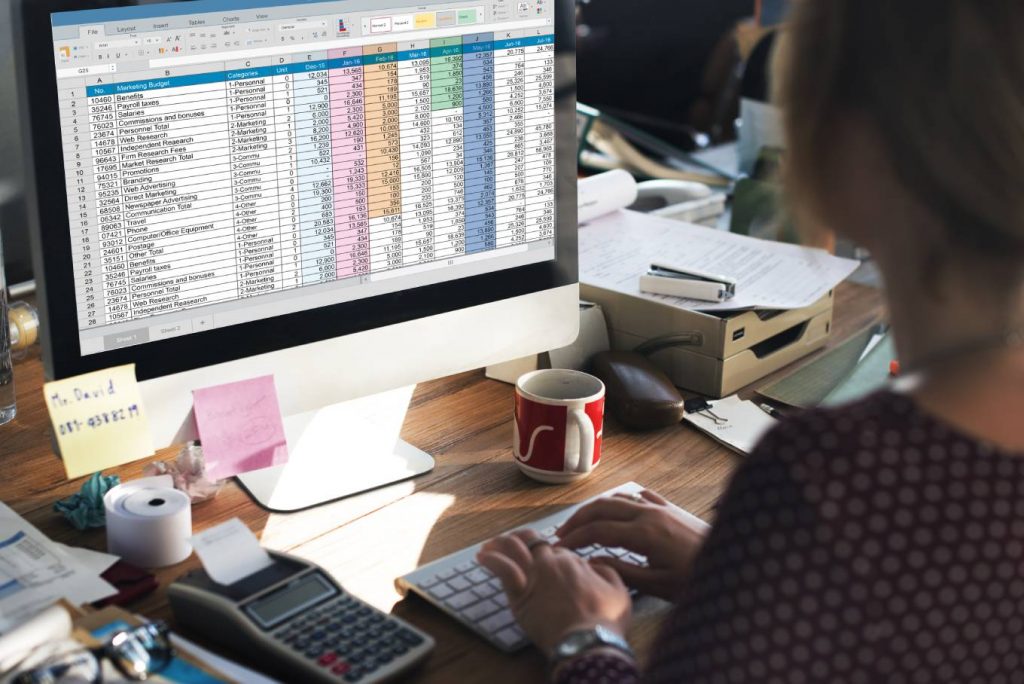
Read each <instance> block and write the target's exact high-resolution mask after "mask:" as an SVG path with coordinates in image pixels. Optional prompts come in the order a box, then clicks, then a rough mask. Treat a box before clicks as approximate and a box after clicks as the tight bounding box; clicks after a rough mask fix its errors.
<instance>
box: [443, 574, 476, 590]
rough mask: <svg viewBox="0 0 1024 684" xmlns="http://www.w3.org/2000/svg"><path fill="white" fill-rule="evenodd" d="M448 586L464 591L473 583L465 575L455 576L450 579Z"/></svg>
mask: <svg viewBox="0 0 1024 684" xmlns="http://www.w3.org/2000/svg"><path fill="white" fill-rule="evenodd" d="M448 586H450V587H451V588H452V589H454V590H455V591H464V590H466V589H469V588H470V587H471V586H473V585H472V583H470V581H469V580H467V579H466V578H465V577H453V578H451V579H450V580H448Z"/></svg>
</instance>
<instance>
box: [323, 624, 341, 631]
mask: <svg viewBox="0 0 1024 684" xmlns="http://www.w3.org/2000/svg"><path fill="white" fill-rule="evenodd" d="M326 629H327V631H328V632H337V631H338V630H339V629H341V623H340V622H331V623H330V624H328V625H327V628H326Z"/></svg>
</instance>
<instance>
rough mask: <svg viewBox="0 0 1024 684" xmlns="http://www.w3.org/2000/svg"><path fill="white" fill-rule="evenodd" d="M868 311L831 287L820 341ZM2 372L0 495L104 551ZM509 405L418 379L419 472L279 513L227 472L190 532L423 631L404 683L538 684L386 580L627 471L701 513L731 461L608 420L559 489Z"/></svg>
mask: <svg viewBox="0 0 1024 684" xmlns="http://www.w3.org/2000/svg"><path fill="white" fill-rule="evenodd" d="M880 313H881V301H880V296H879V293H878V292H877V291H876V290H873V289H870V288H866V287H863V286H859V285H852V284H844V285H843V286H841V287H840V288H839V290H838V291H837V300H836V318H835V326H834V332H833V341H832V343H833V344H834V343H836V342H838V341H842V340H843V339H845V338H846V337H848V336H849V335H851V334H852V333H854V332H855V331H857V330H859V329H860V328H862V327H864V326H866V325H868V324H869V323H870V322H872V321H873V320H875V319H876V318H877V317H878V316H879V315H880ZM15 377H16V383H17V390H18V417H17V419H16V420H15V422H14V423H12V424H11V425H9V426H6V427H4V428H0V473H2V478H0V500H3V501H4V502H6V503H7V504H8V505H10V506H12V507H13V508H14V509H15V510H16V511H18V512H19V513H20V514H22V515H24V516H25V517H26V518H27V519H28V520H30V521H31V522H32V523H34V524H35V525H37V526H38V527H39V528H40V529H41V530H43V532H45V533H46V534H48V535H50V536H51V537H52V538H53V539H56V540H58V541H62V542H66V543H71V544H75V545H79V546H87V547H91V548H96V549H104V548H105V538H104V533H103V531H102V530H94V531H90V532H86V533H79V532H76V531H75V530H74V529H72V528H71V527H70V526H69V525H67V524H66V523H65V522H64V521H63V519H62V518H60V516H59V515H58V514H56V513H55V512H53V510H52V504H53V502H54V501H55V500H56V499H58V498H62V497H65V496H68V495H70V494H72V493H74V492H75V491H77V490H78V489H79V487H80V486H81V484H82V480H76V481H73V482H68V481H66V480H65V477H64V471H63V469H62V467H61V464H60V463H59V462H58V460H57V458H56V457H55V456H54V455H53V452H52V450H51V447H50V444H51V431H50V428H49V421H48V418H47V415H46V409H45V407H44V405H43V401H42V392H41V391H40V387H41V383H42V378H43V368H42V363H41V361H40V360H39V359H38V358H31V359H28V360H25V361H22V362H21V363H19V364H18V365H16V371H15ZM511 411H512V389H511V387H509V386H508V385H504V384H501V383H498V382H495V381H492V380H487V379H486V378H484V376H483V373H482V372H481V371H475V372H470V373H463V374H460V375H456V376H453V377H450V378H445V379H442V380H437V381H434V382H428V383H423V384H421V385H419V386H418V387H417V389H416V392H415V395H414V397H413V400H412V402H411V405H410V406H409V408H408V412H407V414H406V418H405V424H404V429H403V437H404V438H405V439H406V440H408V441H409V442H411V443H412V444H415V445H416V446H418V447H421V448H423V449H425V450H426V451H428V452H430V453H432V454H433V455H434V456H435V457H436V458H437V468H436V469H435V470H434V471H433V472H432V473H430V474H428V475H426V476H423V477H421V478H419V479H417V480H414V481H411V482H407V483H401V484H397V485H393V486H390V487H387V488H384V489H381V490H378V491H375V492H371V493H368V494H364V495H361V496H356V497H353V498H350V499H347V500H344V501H338V502H335V503H332V504H328V505H324V506H321V507H319V508H315V509H312V510H308V511H304V512H301V513H295V514H290V515H282V514H276V513H268V512H266V511H264V510H262V509H260V508H259V507H258V506H256V505H255V504H254V503H252V501H251V500H250V499H249V497H248V496H247V495H246V494H245V493H244V492H242V491H241V490H240V489H239V487H238V486H237V485H236V484H235V483H234V482H233V481H232V482H230V483H229V484H227V485H226V486H225V488H224V490H223V491H222V492H221V494H220V496H218V497H217V498H216V499H215V500H213V501H210V502H207V503H203V504H200V505H198V506H197V507H196V508H195V509H194V512H193V516H194V527H195V529H196V530H197V531H199V530H202V529H205V528H207V527H210V526H212V525H214V524H217V523H220V522H223V521H224V520H227V519H229V518H232V517H235V516H238V517H240V518H241V519H242V520H244V521H245V522H246V524H248V525H249V526H250V527H251V528H252V529H253V531H255V532H256V534H257V535H258V536H259V537H260V538H261V539H262V542H263V545H264V546H266V547H267V548H270V549H276V550H281V551H288V552H290V553H294V554H297V555H299V556H302V557H305V558H309V559H311V560H314V561H316V562H317V563H319V564H320V565H322V566H324V567H325V568H326V569H327V570H328V571H330V572H331V573H333V574H334V576H335V577H337V578H338V579H339V581H341V582H342V583H343V584H344V585H345V586H346V587H347V588H348V589H349V590H351V591H352V592H353V593H355V594H357V595H359V596H361V597H363V598H365V599H366V600H368V601H370V602H371V603H373V604H375V605H376V606H378V607H380V608H382V609H384V610H387V611H393V612H395V613H396V614H398V615H400V616H402V617H404V618H405V619H407V620H409V621H410V622H412V623H414V624H416V625H418V626H420V627H422V628H423V629H425V630H426V631H428V632H429V633H431V634H433V635H434V637H435V638H436V639H437V642H438V648H437V650H436V652H435V653H434V655H433V656H432V658H431V659H430V661H429V663H428V664H427V666H426V667H425V668H424V669H423V670H421V671H420V672H418V673H417V674H416V675H414V677H413V679H414V680H415V681H422V682H469V681H481V680H482V679H483V678H484V677H486V679H487V680H488V681H489V682H491V683H492V684H497V683H498V682H506V681H507V682H516V683H519V682H524V681H530V682H536V681H542V679H543V676H544V675H543V673H544V662H543V660H542V658H541V657H540V655H539V654H537V653H536V652H535V651H533V650H529V651H527V652H525V653H521V654H519V655H516V656H506V655H503V654H501V653H499V652H498V651H496V650H494V649H493V648H491V647H490V646H488V645H486V644H485V643H484V642H483V641H481V640H479V639H478V638H477V637H476V636H474V635H473V634H471V633H470V632H468V631H466V630H464V629H463V628H461V627H460V626H459V625H457V624H456V623H455V622H454V621H452V620H450V619H448V618H447V617H445V616H444V615H442V614H441V613H440V612H438V611H437V610H435V609H434V608H432V607H430V606H428V605H427V604H426V603H425V602H423V601H420V600H419V599H416V598H412V599H409V600H406V601H400V597H399V596H398V594H397V592H396V591H395V589H394V586H393V581H394V578H396V577H398V576H400V575H403V574H405V573H407V572H409V571H410V570H413V569H414V568H416V567H417V566H419V565H422V564H423V563H426V562H428V561H431V560H434V559H436V558H439V557H441V556H444V555H446V554H448V553H451V552H453V551H456V550H458V549H461V548H463V547H465V546H467V545H469V544H472V543H475V542H478V541H481V540H483V539H487V538H489V537H491V536H493V535H495V534H498V533H500V532H503V531H505V530H507V529H508V528H510V527H514V526H516V525H519V524H523V523H526V522H529V521H530V520H533V519H535V518H538V517H541V516H543V515H546V514H549V513H553V512H555V511H556V510H557V509H558V508H560V507H561V506H563V505H565V504H568V503H572V502H578V501H582V500H584V499H586V498H589V497H591V496H594V495H596V494H599V493H600V492H602V491H604V490H606V489H609V488H611V487H614V486H616V485H618V484H621V483H623V482H627V481H629V480H634V481H636V482H639V483H640V484H642V485H645V486H647V487H649V488H652V489H655V490H657V491H659V492H661V493H662V494H663V495H665V496H666V497H668V498H669V499H671V500H672V501H674V502H676V503H678V504H679V505H681V506H683V507H685V508H687V509H689V510H690V511H692V512H693V513H696V514H697V515H699V516H701V517H703V518H705V519H710V516H711V514H712V509H713V506H714V504H715V501H716V500H717V499H718V497H719V495H720V494H721V492H722V490H723V487H724V486H725V484H726V483H727V481H728V479H729V476H730V474H731V473H732V472H733V469H734V468H735V467H736V466H737V465H738V464H739V463H740V461H741V457H740V456H737V455H736V454H734V453H732V452H730V451H727V450H726V449H724V448H722V447H720V446H718V445H717V444H716V443H714V442H712V441H711V440H709V439H707V438H706V437H704V436H703V435H701V434H700V433H698V432H696V431H694V430H692V429H690V428H688V427H685V426H674V427H671V428H667V429H664V430H660V431H656V432H648V433H642V434H634V433H628V432H625V431H624V430H622V429H621V428H619V427H618V426H616V425H615V424H614V422H611V423H610V424H609V425H608V428H607V430H606V433H605V442H604V457H603V462H602V464H601V466H600V467H599V468H598V469H597V470H596V471H595V472H594V474H593V475H592V476H591V477H590V478H588V479H587V480H584V481H583V482H580V483H578V484H575V485H572V486H565V487H558V486H546V485H541V484H537V483H535V482H533V481H532V480H529V479H527V478H526V477H524V476H523V475H521V474H520V473H519V471H518V470H517V469H516V467H515V466H514V465H513V463H512V459H511V454H510V447H511V427H510V424H509V423H510V419H511ZM175 452H176V450H173V449H168V450H164V451H162V452H161V453H160V454H159V455H158V457H159V458H165V459H168V458H172V457H173V456H174V454H175ZM143 465H144V463H133V464H130V465H127V466H124V467H121V468H118V469H116V471H115V472H117V474H119V475H120V476H121V478H122V479H123V480H128V479H133V478H136V477H139V476H140V475H141V473H142V467H143ZM197 565H198V561H197V560H196V559H195V557H193V558H191V559H189V560H188V561H185V562H184V563H181V564H180V565H178V566H175V567H172V568H168V569H165V570H161V571H159V572H158V576H159V579H160V583H161V589H160V590H159V591H157V592H156V593H154V594H152V595H150V596H149V597H147V598H145V599H143V600H141V601H139V602H138V603H137V604H136V605H133V606H131V608H132V609H134V610H136V611H138V612H141V613H143V614H145V615H148V616H150V617H159V618H164V619H166V620H168V621H171V622H172V623H173V619H172V616H171V614H170V609H169V608H168V605H167V601H166V597H165V594H164V591H163V589H164V588H165V587H166V586H167V584H168V583H169V582H171V581H172V580H173V579H174V578H176V577H178V576H179V575H181V574H182V573H183V572H184V571H185V570H187V569H190V568H192V567H195V566H197ZM668 608H669V606H668V604H666V603H664V602H661V601H658V600H656V599H651V598H642V599H640V600H638V602H637V606H636V620H635V623H634V627H633V629H632V631H631V633H630V635H629V636H630V638H631V640H632V641H633V643H634V644H635V645H636V647H637V648H638V651H639V653H640V654H641V657H644V656H645V655H646V653H647V652H648V650H649V648H650V644H651V642H652V640H653V638H654V636H655V634H656V633H657V630H658V627H659V624H660V622H661V619H662V618H663V617H664V615H665V613H666V611H667V610H668Z"/></svg>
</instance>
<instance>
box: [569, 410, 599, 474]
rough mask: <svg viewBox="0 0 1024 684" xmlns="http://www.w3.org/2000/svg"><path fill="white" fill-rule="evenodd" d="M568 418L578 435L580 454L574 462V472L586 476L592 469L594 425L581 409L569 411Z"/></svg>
mask: <svg viewBox="0 0 1024 684" xmlns="http://www.w3.org/2000/svg"><path fill="white" fill-rule="evenodd" d="M569 417H570V418H571V419H572V421H573V422H574V423H576V429H577V430H579V433H580V453H579V455H578V460H577V462H576V468H575V470H576V472H577V473H580V474H586V473H589V472H590V471H591V469H593V467H594V424H593V423H592V422H591V421H590V416H588V415H587V413H586V411H584V410H583V409H578V408H573V409H569Z"/></svg>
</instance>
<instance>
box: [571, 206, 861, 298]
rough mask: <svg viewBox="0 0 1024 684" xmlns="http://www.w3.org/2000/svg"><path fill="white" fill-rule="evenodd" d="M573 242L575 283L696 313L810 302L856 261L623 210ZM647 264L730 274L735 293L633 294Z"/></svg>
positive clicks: (590, 227)
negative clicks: (710, 298)
mask: <svg viewBox="0 0 1024 684" xmlns="http://www.w3.org/2000/svg"><path fill="white" fill-rule="evenodd" d="M579 240H580V242H579V244H580V281H582V282H583V283H586V284H588V285H596V286H598V287H603V288H606V289H610V290H615V291H617V292H622V293H624V294H628V295H633V296H635V297H644V298H646V299H652V300H655V301H660V302H664V303H666V304H670V305H672V306H678V307H680V308H685V309H696V310H699V311H731V310H736V309H799V308H802V307H805V306H810V305H811V304H813V303H814V302H816V301H818V300H819V299H821V298H822V297H823V296H825V294H827V293H828V291H829V290H831V289H832V288H834V287H835V286H836V285H838V284H839V283H840V282H842V281H843V280H845V279H846V278H847V277H848V276H849V275H850V274H851V273H853V272H854V270H856V268H857V267H858V266H859V265H860V262H858V261H855V260H853V259H842V258H840V257H836V256H832V255H831V254H829V253H828V252H826V251H824V250H820V249H812V248H809V247H801V246H799V245H790V244H785V243H780V242H770V241H767V240H758V239H756V238H751V237H746V236H744V235H736V234H734V233H728V232H725V231H721V230H715V229H712V228H705V227H702V226H696V225H692V224H688V223H682V222H680V221H672V220H669V219H662V218H657V217H653V216H646V215H644V214H639V213H637V212H633V211H626V210H623V211H618V212H615V213H613V214H610V215H608V216H605V217H602V218H600V219H597V220H596V221H593V222H592V223H590V224H589V225H587V226H585V227H583V228H581V229H580V238H579ZM653 262H659V263H663V264H670V265H672V266H673V267H676V268H687V269H695V270H699V271H702V272H705V273H719V274H721V275H724V276H728V277H731V278H734V279H736V281H737V284H736V296H735V297H734V298H733V299H731V300H729V301H728V302H722V303H713V302H702V301H699V300H696V299H681V298H679V297H668V296H665V295H657V294H651V293H648V292H641V291H640V276H641V275H643V274H644V273H646V272H647V270H648V268H650V266H651V264H652V263H653Z"/></svg>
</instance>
